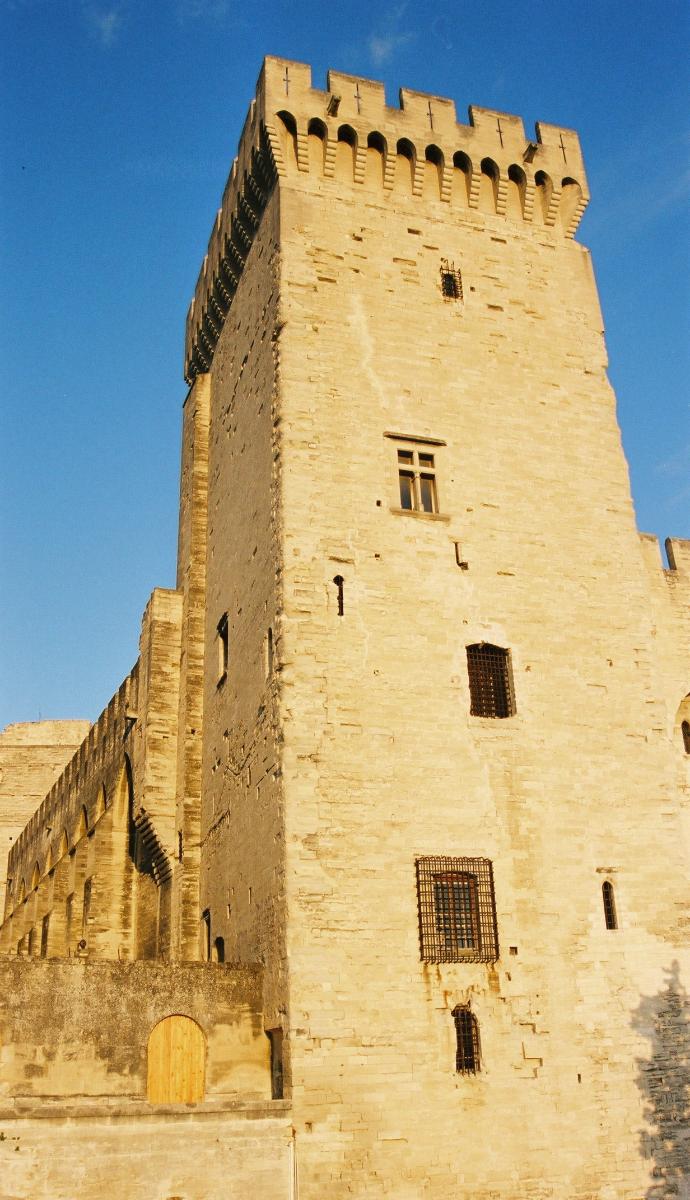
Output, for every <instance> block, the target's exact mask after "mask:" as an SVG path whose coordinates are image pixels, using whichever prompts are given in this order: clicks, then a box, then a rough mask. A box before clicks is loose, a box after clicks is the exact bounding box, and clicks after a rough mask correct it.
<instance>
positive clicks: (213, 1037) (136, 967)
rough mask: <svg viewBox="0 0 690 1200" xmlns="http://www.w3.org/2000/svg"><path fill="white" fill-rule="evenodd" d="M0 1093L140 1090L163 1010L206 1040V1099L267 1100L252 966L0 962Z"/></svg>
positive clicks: (5, 1100)
mask: <svg viewBox="0 0 690 1200" xmlns="http://www.w3.org/2000/svg"><path fill="white" fill-rule="evenodd" d="M0 995H2V997H3V1001H2V1007H1V1008H0V1046H1V1047H2V1050H1V1052H0V1053H1V1058H0V1098H1V1101H2V1105H3V1108H4V1110H5V1112H6V1113H7V1112H10V1111H12V1102H14V1111H15V1113H16V1114H19V1113H20V1112H21V1111H22V1101H23V1099H24V1098H34V1099H36V1098H38V1097H40V1096H42V1097H46V1098H49V1097H63V1098H68V1097H71V1098H72V1099H73V1100H79V1099H83V1098H84V1097H103V1096H110V1097H128V1098H132V1099H140V1100H145V1099H146V1095H147V1045H148V1040H149V1037H150V1034H151V1031H152V1030H153V1028H154V1026H156V1025H157V1023H158V1022H159V1021H162V1020H163V1019H164V1018H166V1017H169V1016H171V1015H175V1014H178V1015H182V1016H186V1017H189V1018H191V1019H192V1020H193V1021H195V1022H196V1023H197V1025H199V1026H200V1028H201V1029H202V1031H203V1034H204V1039H205V1044H206V1067H205V1099H207V1100H212V1099H213V1098H214V1097H215V1098H218V1097H225V1098H228V1097H231V1098H233V1100H240V1099H242V1100H267V1099H268V1100H270V1097H271V1079H270V1062H269V1044H268V1039H267V1037H266V1035H265V1033H264V1029H263V1021H262V1016H261V972H260V970H259V969H258V968H256V967H254V968H252V967H235V966H232V965H216V964H213V965H211V964H202V963H194V964H191V963H190V964H165V963H155V964H154V963H117V962H99V963H96V962H80V961H79V960H75V959H72V960H67V961H61V962H60V961H47V962H46V961H41V960H33V961H30V962H26V961H18V960H4V961H0Z"/></svg>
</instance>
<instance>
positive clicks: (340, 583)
mask: <svg viewBox="0 0 690 1200" xmlns="http://www.w3.org/2000/svg"><path fill="white" fill-rule="evenodd" d="M333 582H334V584H335V586H336V588H337V590H338V616H339V617H342V616H344V613H345V580H344V579H343V577H342V575H336V576H335V577H334V579H333Z"/></svg>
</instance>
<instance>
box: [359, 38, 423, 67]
mask: <svg viewBox="0 0 690 1200" xmlns="http://www.w3.org/2000/svg"><path fill="white" fill-rule="evenodd" d="M413 36H414V35H413V34H411V33H389V34H385V35H384V36H382V37H379V36H377V35H376V34H372V35H371V37H370V38H369V41H368V43H367V47H368V50H369V57H370V59H371V61H372V62H373V63H375V65H376V66H377V67H378V66H380V65H381V63H385V62H388V60H389V59H390V58H392V57H393V55H394V54H395V52H396V50H399V49H400V47H401V46H404V45H406V43H407V42H410V41H412V38H413Z"/></svg>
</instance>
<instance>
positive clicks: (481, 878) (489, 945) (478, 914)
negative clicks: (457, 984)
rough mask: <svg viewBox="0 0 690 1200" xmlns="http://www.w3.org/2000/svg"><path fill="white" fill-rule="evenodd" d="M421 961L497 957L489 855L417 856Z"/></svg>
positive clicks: (493, 958)
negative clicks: (457, 856) (455, 856)
mask: <svg viewBox="0 0 690 1200" xmlns="http://www.w3.org/2000/svg"><path fill="white" fill-rule="evenodd" d="M416 868H417V900H418V905H419V940H420V949H421V957H422V962H494V961H495V960H496V959H497V958H498V934H497V930H496V905H495V901H494V881H493V869H492V865H491V862H490V861H489V859H488V858H440V857H439V858H418V859H417V861H416Z"/></svg>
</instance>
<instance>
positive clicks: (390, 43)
mask: <svg viewBox="0 0 690 1200" xmlns="http://www.w3.org/2000/svg"><path fill="white" fill-rule="evenodd" d="M407 8H408V0H403V2H402V4H397V5H394V6H393V7H392V8H389V9H388V10H387V11H386V12H384V13H383V14H382V15H383V20H382V21H381V22H380V23H379V28H378V29H377V30H374V32H373V33H371V34H370V36H369V38H368V39H367V50H368V51H369V57H370V59H371V61H372V62H373V63H374V65H375V66H377V67H380V66H381V64H382V63H386V62H388V61H389V59H391V58H392V57H393V55H394V54H395V53H396V51H397V50H400V49H401V48H402V47H403V46H406V45H407V44H408V42H411V41H413V40H414V38H415V34H414V33H413V32H412V31H411V30H410V29H404V28H401V26H402V25H403V21H404V17H405V13H406V12H407Z"/></svg>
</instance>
